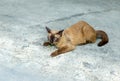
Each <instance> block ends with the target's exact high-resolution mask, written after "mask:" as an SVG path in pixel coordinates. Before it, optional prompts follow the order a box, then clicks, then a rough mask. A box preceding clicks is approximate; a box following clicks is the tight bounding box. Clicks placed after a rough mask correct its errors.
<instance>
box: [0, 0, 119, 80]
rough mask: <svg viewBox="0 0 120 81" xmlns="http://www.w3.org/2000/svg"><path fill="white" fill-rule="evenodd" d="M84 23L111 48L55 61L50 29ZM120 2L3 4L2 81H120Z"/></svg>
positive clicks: (20, 0) (81, 50) (84, 49)
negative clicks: (48, 42)
mask: <svg viewBox="0 0 120 81" xmlns="http://www.w3.org/2000/svg"><path fill="white" fill-rule="evenodd" d="M80 20H84V21H87V22H88V23H89V24H91V25H92V26H93V27H94V28H95V29H101V30H104V31H106V32H107V33H108V36H109V39H110V41H109V43H108V44H107V45H105V46H103V47H97V43H98V42H99V41H100V40H97V42H96V43H95V44H88V45H85V46H78V47H77V48H76V49H75V50H74V51H72V52H69V53H66V54H64V55H60V56H57V57H55V58H52V57H50V53H51V52H53V51H54V50H55V49H56V48H55V47H43V46H42V44H43V42H44V41H46V40H47V38H46V35H47V33H46V30H45V26H48V27H50V28H52V29H64V28H67V27H69V26H70V25H72V24H74V23H76V22H78V21H80ZM119 39H120V0H0V81H120V41H119Z"/></svg>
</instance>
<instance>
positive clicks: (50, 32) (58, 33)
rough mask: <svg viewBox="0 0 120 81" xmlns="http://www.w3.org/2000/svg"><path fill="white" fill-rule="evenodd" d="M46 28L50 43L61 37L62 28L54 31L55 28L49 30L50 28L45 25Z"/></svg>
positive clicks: (56, 41) (54, 42)
mask: <svg viewBox="0 0 120 81" xmlns="http://www.w3.org/2000/svg"><path fill="white" fill-rule="evenodd" d="M46 30H47V32H48V41H49V42H50V43H51V44H56V43H58V41H59V40H60V38H61V37H62V33H63V31H64V30H60V31H56V30H51V29H50V28H48V27H46Z"/></svg>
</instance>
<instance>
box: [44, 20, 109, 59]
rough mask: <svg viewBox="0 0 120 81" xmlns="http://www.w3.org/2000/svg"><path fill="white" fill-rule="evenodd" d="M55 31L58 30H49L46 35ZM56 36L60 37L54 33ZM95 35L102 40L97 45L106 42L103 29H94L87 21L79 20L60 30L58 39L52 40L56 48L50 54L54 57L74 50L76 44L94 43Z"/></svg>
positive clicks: (106, 38) (106, 37)
mask: <svg viewBox="0 0 120 81" xmlns="http://www.w3.org/2000/svg"><path fill="white" fill-rule="evenodd" d="M57 32H58V31H51V33H49V34H48V37H49V36H50V34H56V33H57ZM56 36H58V37H60V36H59V35H58V34H56ZM97 36H101V38H102V41H101V43H99V44H98V46H102V45H104V44H106V43H107V42H108V36H107V34H106V33H105V32H104V31H101V30H99V31H95V30H94V29H93V27H92V26H90V25H89V24H88V23H86V22H85V21H80V22H78V23H76V24H74V25H72V26H71V27H69V28H67V29H65V30H64V31H63V32H62V36H61V37H60V39H59V40H58V41H57V42H54V44H55V46H56V47H57V48H58V50H56V51H55V52H53V53H52V54H51V56H52V57H54V56H57V55H59V54H63V53H65V52H69V51H71V50H74V49H75V47H76V46H77V45H82V44H87V43H95V42H96V37H97ZM45 44H48V43H46V42H45V43H44V45H45Z"/></svg>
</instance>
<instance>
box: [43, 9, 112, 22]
mask: <svg viewBox="0 0 120 81" xmlns="http://www.w3.org/2000/svg"><path fill="white" fill-rule="evenodd" d="M111 10H113V9H107V10H102V11H94V12H88V13H78V14H74V15H70V16H68V17H63V18H58V19H55V20H50V21H47V22H45V23H46V24H48V23H51V22H57V21H64V20H69V19H71V18H73V17H80V16H84V15H88V14H97V13H103V12H109V11H111Z"/></svg>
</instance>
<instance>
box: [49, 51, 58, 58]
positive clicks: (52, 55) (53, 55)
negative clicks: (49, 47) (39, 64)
mask: <svg viewBox="0 0 120 81" xmlns="http://www.w3.org/2000/svg"><path fill="white" fill-rule="evenodd" d="M57 55H58V53H57V51H55V52H53V53H52V54H51V55H50V56H51V57H55V56H57Z"/></svg>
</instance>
